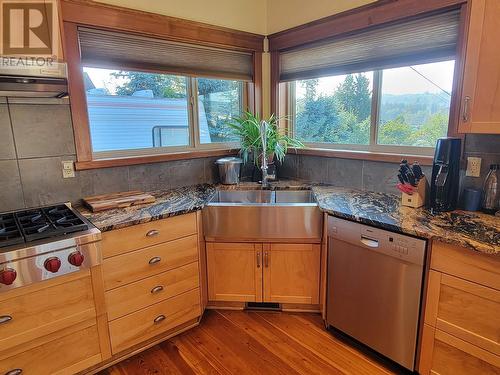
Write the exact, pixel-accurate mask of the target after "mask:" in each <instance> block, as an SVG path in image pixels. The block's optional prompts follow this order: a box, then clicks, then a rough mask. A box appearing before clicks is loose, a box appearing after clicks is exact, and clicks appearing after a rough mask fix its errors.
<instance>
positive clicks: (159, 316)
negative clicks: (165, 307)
mask: <svg viewBox="0 0 500 375" xmlns="http://www.w3.org/2000/svg"><path fill="white" fill-rule="evenodd" d="M165 319H167V318H166V317H165V315H158V316H157V317H156V318H155V319H154V320H153V323H154V324H158V323H161V322H163V321H164V320H165Z"/></svg>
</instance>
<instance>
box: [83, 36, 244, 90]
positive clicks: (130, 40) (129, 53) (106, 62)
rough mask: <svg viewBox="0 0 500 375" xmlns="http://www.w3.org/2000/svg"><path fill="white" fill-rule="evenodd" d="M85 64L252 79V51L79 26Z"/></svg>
mask: <svg viewBox="0 0 500 375" xmlns="http://www.w3.org/2000/svg"><path fill="white" fill-rule="evenodd" d="M78 36H79V39H80V49H81V58H82V63H83V64H84V65H89V66H96V65H97V66H101V67H111V68H112V67H116V68H118V69H120V68H123V69H125V68H128V69H133V70H140V69H141V68H144V69H148V70H154V71H158V72H166V73H177V74H187V75H198V76H207V77H220V78H228V79H238V80H247V81H250V80H252V77H253V59H252V54H251V53H246V52H240V51H232V50H226V49H219V48H211V47H205V46H199V45H194V44H187V43H178V42H172V41H166V40H162V39H156V38H151V37H144V36H139V35H132V34H127V33H120V32H112V31H106V30H98V29H91V28H86V27H80V28H78Z"/></svg>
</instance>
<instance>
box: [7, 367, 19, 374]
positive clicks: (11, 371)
mask: <svg viewBox="0 0 500 375" xmlns="http://www.w3.org/2000/svg"><path fill="white" fill-rule="evenodd" d="M22 373H23V369H21V368H15V369H14V370H10V371H7V372H6V373H5V375H21V374H22Z"/></svg>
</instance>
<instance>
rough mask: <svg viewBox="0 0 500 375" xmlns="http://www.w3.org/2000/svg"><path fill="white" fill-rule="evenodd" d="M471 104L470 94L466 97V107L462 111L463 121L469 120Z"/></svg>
mask: <svg viewBox="0 0 500 375" xmlns="http://www.w3.org/2000/svg"><path fill="white" fill-rule="evenodd" d="M469 105H470V96H466V97H465V98H464V108H463V111H462V121H463V122H469Z"/></svg>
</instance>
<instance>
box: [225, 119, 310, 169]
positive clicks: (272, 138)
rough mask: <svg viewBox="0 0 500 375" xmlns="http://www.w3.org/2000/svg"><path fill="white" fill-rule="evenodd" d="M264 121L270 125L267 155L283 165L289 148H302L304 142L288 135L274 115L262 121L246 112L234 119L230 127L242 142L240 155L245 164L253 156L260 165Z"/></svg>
mask: <svg viewBox="0 0 500 375" xmlns="http://www.w3.org/2000/svg"><path fill="white" fill-rule="evenodd" d="M262 121H266V122H267V123H268V127H267V132H266V137H267V147H266V155H273V154H274V155H275V156H276V158H277V159H278V161H279V162H280V163H283V160H284V158H285V155H286V153H287V151H288V148H289V147H295V148H302V147H304V145H303V144H302V142H300V141H298V140H296V139H294V138H292V137H289V136H288V135H286V131H285V130H283V129H280V128H279V126H278V121H279V120H278V119H277V118H276V116H275V115H274V114H273V115H271V117H269V118H268V119H265V120H262V119H261V118H260V116H259V115H258V114H256V115H254V114H253V113H251V112H248V111H247V112H245V113H244V114H243V116H240V117H234V118H233V119H232V121H231V122H228V124H227V125H228V126H229V127H230V128H231V129H232V132H233V134H235V135H236V136H237V137H238V138H239V139H240V142H241V146H240V147H241V149H240V155H241V156H242V158H243V161H244V162H245V163H247V162H248V160H249V159H250V157H251V156H253V162H254V163H255V165H258V164H259V159H260V158H261V157H262V140H261V132H260V125H261V122H262Z"/></svg>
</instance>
